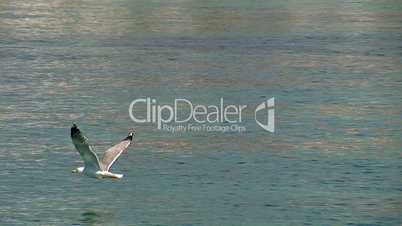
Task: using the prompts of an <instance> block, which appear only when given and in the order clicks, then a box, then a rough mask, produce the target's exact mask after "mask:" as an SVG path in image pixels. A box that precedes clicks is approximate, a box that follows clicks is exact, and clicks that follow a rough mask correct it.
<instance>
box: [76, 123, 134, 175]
mask: <svg viewBox="0 0 402 226" xmlns="http://www.w3.org/2000/svg"><path fill="white" fill-rule="evenodd" d="M133 136H134V133H133V132H131V133H129V134H128V136H127V137H126V138H124V139H123V140H122V141H120V143H118V144H116V145H114V146H113V147H111V148H109V149H108V150H106V151H105V153H104V154H103V156H102V160H101V161H99V158H98V156H97V155H96V153H95V152H94V151H93V149H92V147H91V146H90V145H89V144H88V138H86V137H85V136H84V135H83V134H82V133H81V131H80V130H79V129H78V127H77V125H75V124H73V126H72V127H71V140H72V141H73V144H74V146H75V148H76V149H77V151H78V152H79V153H80V155H81V158H82V159H83V160H84V166H83V167H78V168H77V169H75V170H73V173H82V174H84V175H86V176H89V177H95V178H115V179H121V178H122V177H123V174H115V173H111V172H110V171H109V170H110V167H111V166H112V165H113V163H114V162H115V161H116V159H117V158H118V157H119V156H120V155H121V153H123V151H124V150H125V149H126V148H127V147H128V146H129V145H130V144H131V141H132V140H133Z"/></svg>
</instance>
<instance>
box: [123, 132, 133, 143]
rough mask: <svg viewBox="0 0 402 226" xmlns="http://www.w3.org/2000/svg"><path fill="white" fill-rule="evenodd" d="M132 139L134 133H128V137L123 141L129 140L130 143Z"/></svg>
mask: <svg viewBox="0 0 402 226" xmlns="http://www.w3.org/2000/svg"><path fill="white" fill-rule="evenodd" d="M133 137H134V131H132V132H130V133H129V134H128V136H127V137H126V138H124V140H130V141H132V140H133Z"/></svg>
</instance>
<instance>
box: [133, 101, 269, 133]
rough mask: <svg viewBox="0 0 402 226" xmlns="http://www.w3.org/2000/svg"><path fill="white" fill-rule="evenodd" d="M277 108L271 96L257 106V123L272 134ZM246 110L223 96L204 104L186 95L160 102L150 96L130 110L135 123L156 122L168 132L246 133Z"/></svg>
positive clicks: (244, 106) (134, 102)
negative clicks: (166, 102)
mask: <svg viewBox="0 0 402 226" xmlns="http://www.w3.org/2000/svg"><path fill="white" fill-rule="evenodd" d="M274 108H275V98H274V97H272V98H270V99H268V100H265V101H264V102H262V103H260V104H258V105H257V106H256V107H255V109H254V120H255V122H256V124H257V125H258V126H259V127H261V128H262V129H263V130H265V131H268V132H271V133H274V132H275V109H274ZM246 110H247V105H234V104H229V105H228V104H226V102H225V101H224V99H223V98H220V100H219V103H218V104H216V105H213V104H211V105H202V104H193V103H192V102H191V101H190V100H188V99H184V98H176V99H174V101H173V102H172V103H171V104H160V103H159V102H158V101H157V99H155V98H151V97H147V98H139V99H135V100H133V101H132V102H131V103H130V106H129V110H128V111H129V115H130V118H131V119H132V120H133V121H134V122H136V123H151V124H155V125H156V127H157V128H158V129H159V130H165V131H169V132H201V131H206V132H218V131H219V132H244V131H246V126H245V125H243V122H244V120H243V117H245V111H246Z"/></svg>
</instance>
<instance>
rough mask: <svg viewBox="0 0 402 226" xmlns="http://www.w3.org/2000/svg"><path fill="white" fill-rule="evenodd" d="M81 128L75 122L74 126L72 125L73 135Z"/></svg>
mask: <svg viewBox="0 0 402 226" xmlns="http://www.w3.org/2000/svg"><path fill="white" fill-rule="evenodd" d="M79 132H80V130H79V129H78V127H77V125H76V124H73V126H72V127H71V136H74V135H75V134H77V133H79Z"/></svg>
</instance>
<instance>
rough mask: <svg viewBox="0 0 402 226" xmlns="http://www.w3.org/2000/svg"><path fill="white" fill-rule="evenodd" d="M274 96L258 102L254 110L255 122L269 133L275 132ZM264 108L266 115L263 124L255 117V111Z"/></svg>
mask: <svg viewBox="0 0 402 226" xmlns="http://www.w3.org/2000/svg"><path fill="white" fill-rule="evenodd" d="M274 107H275V97H272V98H270V99H269V100H266V101H264V102H262V103H261V104H259V105H258V106H257V107H256V109H255V112H254V118H255V122H257V124H258V125H259V126H260V127H261V128H263V129H264V130H266V131H269V132H271V133H273V132H275V109H274ZM262 110H266V115H267V124H263V123H261V122H260V121H258V119H257V112H259V111H262Z"/></svg>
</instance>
